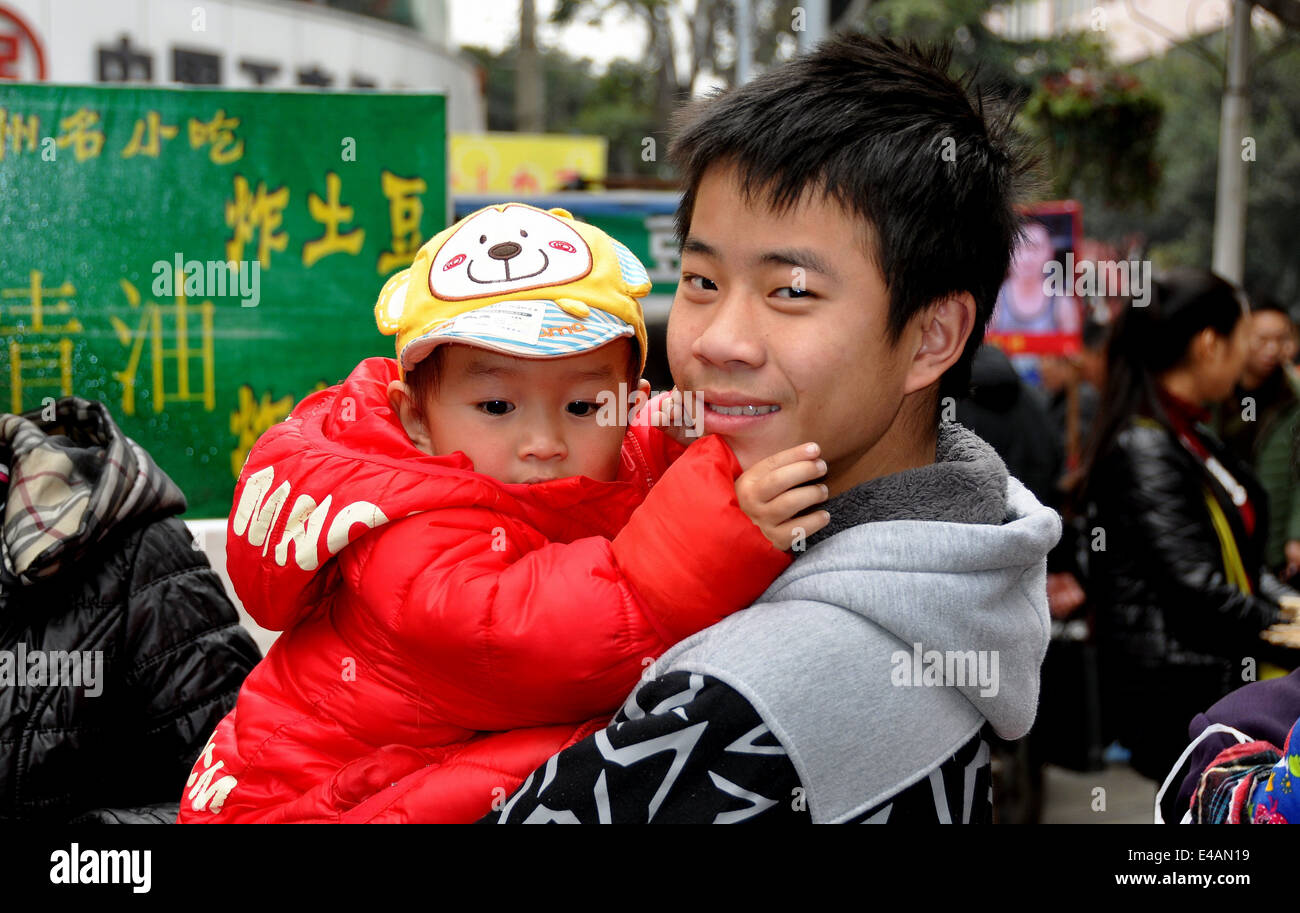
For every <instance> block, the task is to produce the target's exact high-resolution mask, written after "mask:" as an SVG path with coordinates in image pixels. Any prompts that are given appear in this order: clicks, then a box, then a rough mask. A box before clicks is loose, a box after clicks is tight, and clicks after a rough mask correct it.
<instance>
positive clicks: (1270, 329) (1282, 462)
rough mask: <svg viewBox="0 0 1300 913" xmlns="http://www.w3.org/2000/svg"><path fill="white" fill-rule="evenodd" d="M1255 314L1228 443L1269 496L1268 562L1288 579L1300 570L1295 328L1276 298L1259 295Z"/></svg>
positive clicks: (1231, 401)
mask: <svg viewBox="0 0 1300 913" xmlns="http://www.w3.org/2000/svg"><path fill="white" fill-rule="evenodd" d="M1253 303H1254V308H1253V309H1252V312H1251V315H1250V329H1251V345H1250V356H1249V357H1248V358H1247V359H1246V366H1245V369H1244V370H1243V371H1242V373H1241V380H1240V381H1238V383H1237V387H1236V389H1235V390H1233V392H1232V396H1231V397H1229V398H1228V400H1227V402H1225V403H1224V404H1223V409H1222V411H1221V412H1220V416H1219V419H1220V428H1221V432H1222V435H1223V443H1224V444H1226V445H1227V447H1228V449H1229V450H1230V451H1232V453H1233V455H1234V456H1235V457H1237V459H1239V460H1241V461H1242V462H1245V463H1248V464H1250V465H1251V467H1252V468H1253V469H1254V470H1255V474H1256V475H1257V476H1258V478H1259V481H1260V484H1261V485H1262V486H1263V487H1264V491H1265V492H1266V493H1267V494H1268V506H1269V522H1268V541H1267V543H1266V545H1265V549H1264V563H1265V564H1266V565H1267V566H1268V567H1269V569H1270V570H1272V571H1273V572H1274V573H1276V574H1279V575H1280V576H1282V577H1283V579H1289V578H1291V577H1293V576H1295V574H1296V572H1297V571H1300V481H1298V480H1297V479H1296V475H1295V472H1294V471H1293V468H1292V467H1293V465H1294V462H1295V461H1294V455H1295V447H1294V438H1295V430H1296V419H1297V418H1300V381H1298V380H1297V378H1296V376H1295V374H1294V372H1293V371H1292V370H1291V369H1290V366H1289V364H1288V362H1287V360H1286V351H1287V345H1288V343H1289V342H1290V340H1291V339H1292V338H1293V337H1294V333H1295V326H1294V324H1293V323H1292V322H1291V316H1290V315H1289V314H1288V313H1287V312H1286V310H1285V309H1284V308H1283V307H1282V306H1281V305H1280V304H1278V303H1277V302H1276V301H1273V300H1271V299H1268V298H1265V297H1260V298H1256V299H1255V301H1254V302H1253Z"/></svg>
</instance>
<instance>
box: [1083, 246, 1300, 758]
mask: <svg viewBox="0 0 1300 913" xmlns="http://www.w3.org/2000/svg"><path fill="white" fill-rule="evenodd" d="M1155 292H1156V294H1155V295H1154V297H1153V299H1152V301H1151V303H1150V304H1149V305H1148V306H1147V307H1145V308H1136V307H1130V308H1128V309H1126V310H1125V311H1124V312H1123V313H1122V314H1121V316H1120V319H1119V322H1118V324H1117V325H1116V327H1115V330H1114V334H1113V336H1112V339H1111V343H1110V346H1109V350H1108V378H1107V380H1108V382H1107V390H1106V393H1105V396H1104V401H1103V405H1102V409H1101V412H1100V413H1099V414H1098V416H1097V421H1096V424H1095V425H1094V428H1093V435H1092V437H1091V439H1090V440H1089V442H1088V445H1087V447H1086V448H1085V451H1084V456H1083V461H1082V466H1081V476H1080V482H1079V484H1078V485H1077V486H1076V487H1075V489H1074V492H1073V493H1074V495H1075V500H1076V501H1077V502H1078V503H1077V504H1076V505H1075V506H1076V509H1077V510H1083V511H1087V512H1088V515H1089V516H1090V517H1091V520H1090V523H1089V525H1090V527H1091V529H1092V531H1093V540H1092V542H1091V543H1090V546H1091V548H1092V556H1091V557H1092V560H1093V568H1092V569H1091V570H1092V573H1090V575H1089V596H1090V598H1091V599H1092V600H1093V601H1094V604H1095V606H1096V611H1097V627H1098V640H1099V649H1100V654H1101V668H1102V669H1104V670H1105V673H1104V678H1103V680H1102V683H1101V685H1102V708H1103V721H1104V724H1105V725H1106V726H1107V728H1108V729H1109V730H1110V731H1109V733H1108V735H1109V736H1111V737H1117V738H1118V739H1119V740H1120V742H1121V743H1122V744H1123V745H1124V746H1125V747H1127V748H1128V749H1129V750H1130V751H1131V752H1132V765H1133V768H1134V769H1135V770H1136V771H1137V772H1138V773H1140V774H1142V775H1143V776H1145V777H1148V778H1150V779H1153V780H1156V781H1157V782H1159V781H1160V780H1162V779H1164V777H1165V774H1166V773H1167V772H1168V771H1169V768H1170V767H1171V765H1172V764H1173V762H1174V761H1175V759H1177V757H1178V755H1179V753H1180V752H1181V751H1182V749H1183V746H1184V745H1185V744H1186V742H1187V737H1186V732H1187V723H1188V721H1189V720H1190V719H1191V718H1192V717H1193V716H1194V715H1195V714H1196V713H1198V712H1200V711H1201V710H1202V709H1203V708H1205V707H1208V706H1210V705H1211V704H1213V703H1214V702H1215V701H1217V700H1218V699H1219V698H1221V697H1222V696H1223V695H1225V694H1227V693H1228V692H1229V691H1230V690H1231V689H1232V687H1233V685H1234V682H1238V683H1239V682H1240V678H1239V673H1240V670H1241V669H1242V662H1243V659H1245V658H1261V657H1265V656H1267V655H1269V651H1270V645H1269V644H1268V643H1266V642H1265V641H1263V640H1262V639H1261V636H1260V635H1261V632H1263V631H1264V630H1265V629H1267V628H1269V627H1271V626H1272V625H1274V624H1277V623H1278V622H1279V621H1280V620H1282V618H1283V616H1284V614H1285V613H1284V612H1283V610H1282V608H1281V606H1280V605H1279V603H1278V599H1279V598H1281V597H1282V596H1283V595H1287V594H1292V591H1291V590H1289V589H1288V588H1286V587H1284V586H1282V585H1281V584H1280V583H1279V582H1278V581H1277V580H1276V579H1275V578H1274V577H1273V576H1272V575H1271V574H1269V573H1268V572H1267V570H1266V569H1265V567H1264V559H1263V555H1264V538H1265V534H1266V529H1267V517H1266V507H1265V502H1266V499H1265V496H1264V493H1263V490H1262V489H1261V488H1260V487H1259V485H1258V483H1257V482H1256V481H1255V479H1254V477H1253V474H1252V473H1251V472H1250V469H1249V468H1248V467H1247V466H1245V465H1243V464H1241V463H1240V462H1238V461H1237V460H1236V459H1235V458H1234V457H1233V456H1232V455H1231V453H1229V452H1228V451H1227V449H1226V448H1225V447H1224V446H1223V444H1222V443H1221V442H1220V441H1219V440H1218V439H1217V438H1215V437H1214V436H1213V434H1212V433H1211V432H1210V430H1209V429H1208V428H1207V427H1206V426H1205V424H1204V423H1205V421H1206V420H1207V419H1208V417H1209V415H1208V411H1207V409H1206V407H1207V405H1209V404H1211V403H1217V402H1222V401H1224V400H1226V399H1227V398H1228V397H1229V396H1230V395H1231V394H1232V391H1233V388H1234V386H1235V384H1236V383H1237V379H1238V378H1239V377H1240V375H1241V371H1242V369H1243V367H1244V366H1245V363H1246V360H1247V357H1248V355H1249V347H1250V323H1249V321H1248V320H1247V319H1246V317H1247V311H1246V308H1245V304H1244V300H1243V299H1242V297H1241V296H1240V295H1239V293H1238V292H1237V290H1236V289H1235V288H1234V287H1233V286H1232V285H1230V284H1228V283H1227V282H1225V281H1224V280H1223V279H1221V278H1219V277H1218V276H1215V275H1214V274H1212V273H1210V272H1208V271H1205V270H1195V269H1183V270H1178V271H1175V272H1172V273H1170V274H1169V275H1167V276H1165V277H1162V278H1161V279H1160V280H1158V281H1157V282H1156V283H1155Z"/></svg>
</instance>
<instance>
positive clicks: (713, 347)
mask: <svg viewBox="0 0 1300 913" xmlns="http://www.w3.org/2000/svg"><path fill="white" fill-rule="evenodd" d="M756 311H757V306H756V304H755V302H754V301H753V300H752V296H751V295H750V293H749V292H746V291H743V290H739V289H737V290H733V291H731V292H729V293H728V294H726V295H725V296H723V297H721V298H719V299H718V301H717V302H716V303H715V305H714V306H713V307H712V308H709V309H708V311H707V316H706V317H705V320H706V321H707V323H705V324H704V326H703V327H702V328H701V329H700V331H699V335H698V336H697V337H696V339H695V343H694V344H693V346H692V347H691V351H692V352H693V353H694V354H695V356H696V357H697V358H700V359H702V360H704V361H707V362H709V363H710V364H713V365H716V366H717V367H721V368H731V367H754V368H756V367H758V366H759V365H761V364H762V363H763V360H764V356H763V352H764V349H763V338H762V331H761V328H760V327H759V325H758V321H757V319H756V318H757V316H758V315H757V313H756Z"/></svg>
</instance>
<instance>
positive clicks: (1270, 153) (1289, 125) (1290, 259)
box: [1080, 33, 1300, 306]
mask: <svg viewBox="0 0 1300 913" xmlns="http://www.w3.org/2000/svg"><path fill="white" fill-rule="evenodd" d="M1197 41H1198V42H1199V43H1200V44H1201V45H1202V47H1204V48H1205V49H1207V50H1210V51H1212V52H1213V53H1214V54H1215V55H1216V56H1219V57H1221V56H1222V53H1223V45H1224V38H1223V34H1222V33H1219V34H1216V35H1211V36H1206V37H1203V38H1200V39H1197ZM1277 42H1278V39H1277V37H1276V36H1267V35H1262V34H1257V35H1256V40H1255V47H1254V49H1253V51H1252V57H1253V58H1254V60H1255V62H1254V63H1253V64H1252V67H1251V73H1250V83H1249V86H1250V117H1249V123H1248V125H1247V130H1246V132H1247V135H1248V136H1250V137H1252V138H1253V139H1254V140H1255V161H1254V162H1251V163H1250V164H1249V165H1248V170H1247V177H1246V181H1247V184H1246V186H1247V212H1246V267H1245V283H1246V286H1247V287H1248V288H1255V289H1260V290H1263V291H1266V292H1268V293H1269V294H1271V295H1274V296H1276V297H1278V298H1279V299H1281V300H1282V301H1283V302H1284V303H1286V304H1289V305H1292V306H1295V305H1296V304H1297V303H1300V302H1298V301H1297V299H1298V298H1300V257H1297V256H1296V226H1297V225H1300V95H1298V94H1297V93H1296V91H1295V86H1297V85H1300V46H1297V45H1296V44H1295V43H1294V42H1293V43H1291V44H1289V45H1287V46H1277ZM1265 55H1268V56H1265ZM1133 71H1134V73H1135V74H1136V75H1137V76H1138V77H1139V78H1140V79H1141V80H1142V81H1143V83H1144V84H1145V85H1146V86H1148V87H1149V89H1150V90H1151V91H1152V92H1153V93H1155V94H1156V95H1157V96H1158V97H1160V98H1161V100H1162V102H1163V104H1164V106H1165V117H1164V120H1163V122H1162V124H1161V128H1160V133H1159V136H1158V137H1157V140H1156V156H1157V158H1158V159H1159V160H1160V162H1161V164H1162V166H1163V180H1162V181H1161V184H1160V186H1159V188H1158V189H1157V191H1156V194H1155V199H1154V207H1153V208H1152V209H1151V210H1150V211H1149V212H1144V211H1140V210H1138V211H1135V210H1132V209H1125V208H1122V207H1116V206H1112V205H1108V203H1107V202H1106V200H1104V199H1102V198H1101V197H1100V196H1099V195H1097V194H1095V193H1093V192H1084V193H1081V194H1080V199H1081V200H1082V201H1083V205H1084V228H1085V230H1086V231H1087V233H1088V234H1089V235H1091V236H1093V237H1099V238H1106V239H1111V240H1118V239H1120V238H1122V237H1124V236H1126V235H1130V234H1137V235H1142V236H1145V237H1146V239H1147V241H1148V244H1149V245H1150V256H1151V258H1152V260H1153V261H1154V262H1155V264H1156V265H1157V266H1158V267H1168V266H1174V265H1191V266H1202V267H1208V266H1209V265H1210V263H1211V260H1212V252H1213V245H1214V207H1215V189H1216V180H1217V166H1218V159H1219V118H1220V113H1221V109H1222V103H1223V85H1224V81H1223V73H1222V71H1221V70H1220V69H1218V68H1216V67H1215V66H1213V65H1211V64H1210V63H1209V62H1208V61H1207V60H1206V59H1205V57H1204V56H1203V55H1201V54H1199V53H1194V52H1192V51H1190V50H1189V49H1188V48H1187V47H1183V46H1179V47H1174V48H1171V49H1169V50H1168V51H1167V52H1166V53H1165V54H1163V55H1162V56H1160V57H1156V58H1152V59H1150V60H1147V61H1143V62H1142V63H1139V64H1137V65H1136V66H1135V67H1134V68H1133Z"/></svg>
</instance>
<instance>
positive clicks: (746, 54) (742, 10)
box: [736, 0, 754, 86]
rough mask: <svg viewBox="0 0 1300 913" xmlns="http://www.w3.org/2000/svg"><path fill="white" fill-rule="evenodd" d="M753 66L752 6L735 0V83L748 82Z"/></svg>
mask: <svg viewBox="0 0 1300 913" xmlns="http://www.w3.org/2000/svg"><path fill="white" fill-rule="evenodd" d="M753 67H754V6H753V4H752V3H750V0H736V85H738V86H743V85H744V84H745V83H747V82H749V76H750V73H751V71H752V70H753Z"/></svg>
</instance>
